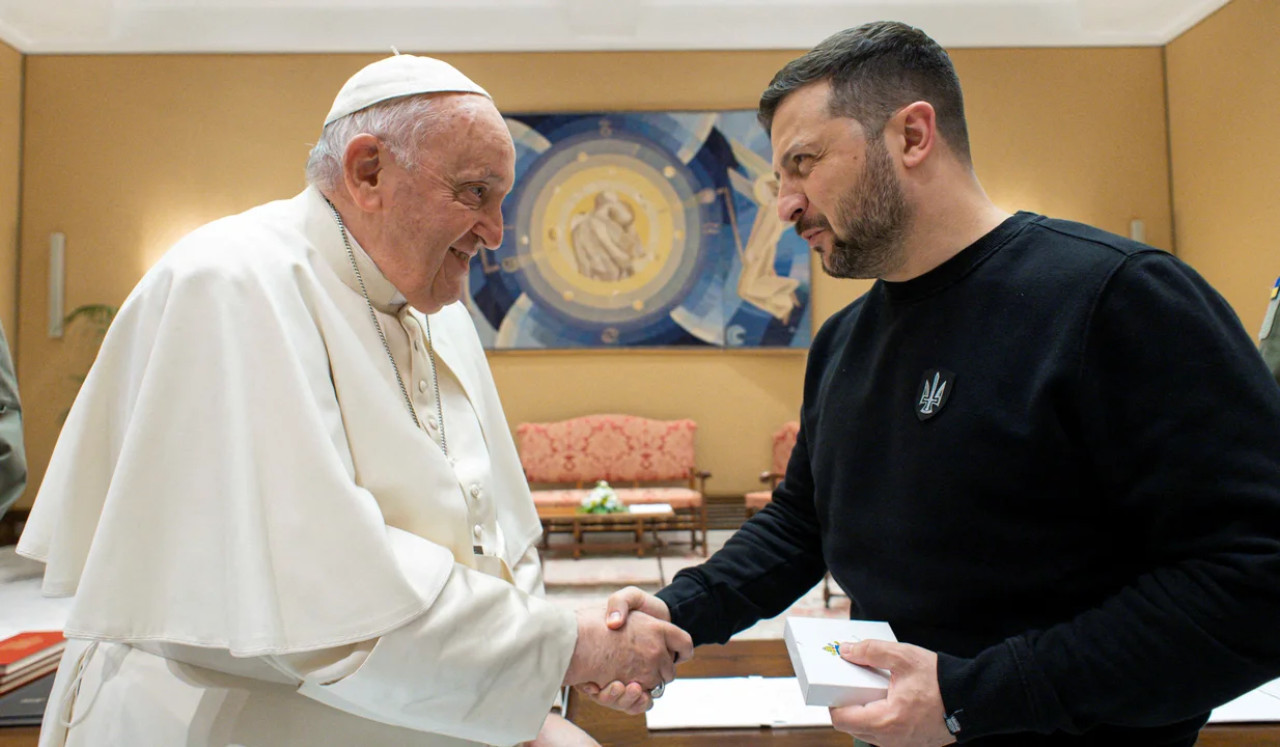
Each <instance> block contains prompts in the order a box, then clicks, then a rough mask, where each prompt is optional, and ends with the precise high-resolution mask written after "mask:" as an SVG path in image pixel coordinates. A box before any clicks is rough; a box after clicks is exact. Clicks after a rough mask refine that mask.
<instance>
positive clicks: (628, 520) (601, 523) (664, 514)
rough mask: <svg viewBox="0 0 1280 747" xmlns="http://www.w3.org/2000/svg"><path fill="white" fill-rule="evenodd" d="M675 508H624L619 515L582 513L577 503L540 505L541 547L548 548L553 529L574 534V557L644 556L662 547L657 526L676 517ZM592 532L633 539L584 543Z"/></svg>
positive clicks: (575, 558)
mask: <svg viewBox="0 0 1280 747" xmlns="http://www.w3.org/2000/svg"><path fill="white" fill-rule="evenodd" d="M675 515H676V514H675V511H674V510H672V508H671V507H670V506H667V507H665V508H663V509H659V510H656V511H646V512H644V513H632V512H630V511H622V512H620V513H616V514H587V513H582V512H580V511H579V510H578V509H577V507H576V506H539V507H538V518H539V519H541V520H542V547H543V549H549V545H548V543H547V539H548V538H549V537H550V536H551V534H552V533H553V532H562V533H563V532H569V533H572V534H573V545H572V547H573V559H574V560H577V559H578V558H580V557H582V553H583V551H588V550H635V551H636V557H638V558H642V557H644V553H645V550H648V549H650V548H655V547H659V546H661V544H662V542H661V540H660V539H659V538H658V534H657V531H656V530H657V526H659V525H661V524H662V523H664V522H667V521H670V520H672V519H674V518H675ZM646 530H648V531H649V532H650V534H651V535H652V539H651V540H650V541H647V542H646V541H645V536H644V533H645V531H646ZM592 532H632V533H634V534H635V540H634V541H632V542H585V541H584V539H585V535H586V534H588V533H592Z"/></svg>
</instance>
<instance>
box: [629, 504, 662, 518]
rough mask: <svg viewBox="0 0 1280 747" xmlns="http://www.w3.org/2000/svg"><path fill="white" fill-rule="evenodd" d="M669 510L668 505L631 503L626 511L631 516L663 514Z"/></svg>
mask: <svg viewBox="0 0 1280 747" xmlns="http://www.w3.org/2000/svg"><path fill="white" fill-rule="evenodd" d="M670 510H671V504H670V503H633V504H631V505H630V506H627V511H628V512H629V513H633V514H639V515H644V514H665V513H667V512H668V511H670Z"/></svg>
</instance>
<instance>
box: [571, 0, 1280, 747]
mask: <svg viewBox="0 0 1280 747" xmlns="http://www.w3.org/2000/svg"><path fill="white" fill-rule="evenodd" d="M760 119H761V122H762V123H763V124H764V126H765V127H766V129H767V130H769V132H770V136H771V138H772V142H773V149H774V168H775V170H776V171H777V172H778V176H779V179H780V184H781V189H780V193H779V198H778V209H779V212H780V214H781V216H782V218H784V219H785V220H789V221H794V222H795V223H796V230H797V232H799V233H800V234H801V235H802V236H803V237H804V238H805V239H806V240H808V242H809V243H810V245H811V246H812V248H813V249H814V250H815V251H817V252H818V253H819V254H820V255H821V257H822V263H823V266H824V268H825V269H826V271H827V272H828V273H830V274H832V275H834V276H837V277H864V278H878V282H877V283H876V284H875V285H874V286H873V287H872V289H871V290H870V291H869V292H868V293H867V294H866V295H865V296H863V297H862V298H860V299H858V300H857V301H855V302H854V303H852V304H850V305H849V306H848V307H847V308H845V309H844V310H842V311H840V312H839V313H837V314H836V315H835V316H833V317H832V318H831V319H830V320H828V321H827V322H826V323H825V324H824V325H823V327H822V329H821V331H820V332H819V333H818V335H817V336H816V338H815V340H814V343H813V347H812V350H811V352H810V355H809V363H808V370H807V373H806V378H805V387H804V404H803V407H802V410H801V429H800V434H799V438H798V441H797V443H796V447H795V451H794V453H793V454H792V457H791V462H790V464H789V465H788V467H787V472H786V477H785V479H784V480H783V481H782V483H781V484H780V485H779V486H778V488H777V490H776V491H775V493H774V499H773V502H772V503H771V504H770V505H769V506H768V507H767V508H766V509H765V510H764V511H761V512H760V513H758V514H756V516H755V517H754V518H752V519H751V520H750V521H748V522H747V524H746V525H744V526H743V528H742V530H741V531H739V532H738V533H737V534H736V535H735V536H734V537H733V538H732V539H731V540H730V541H729V542H728V543H727V544H726V545H725V547H724V549H723V550H721V551H720V552H719V553H717V554H716V555H715V556H713V557H712V558H711V559H710V560H708V561H707V562H706V563H705V564H704V565H702V566H699V567H697V568H692V569H689V570H687V571H683V572H681V573H680V574H678V575H677V576H676V577H675V579H674V580H673V582H672V583H671V585H669V586H668V587H666V588H665V589H662V590H661V591H659V592H658V594H657V596H656V597H655V596H651V595H646V594H643V593H642V592H640V591H639V590H636V589H628V590H624V591H623V592H619V593H618V594H615V595H614V597H613V599H611V603H610V605H611V607H610V608H611V610H613V611H614V612H621V613H622V614H621V615H618V616H617V617H618V618H622V617H624V616H625V613H626V611H627V610H629V609H642V610H644V611H645V612H648V613H650V614H654V615H657V616H660V617H662V618H665V619H670V620H671V621H673V622H674V623H675V624H676V625H678V626H680V627H681V628H684V629H685V630H686V631H688V632H689V633H690V634H691V635H692V637H693V640H694V642H695V643H697V644H702V643H720V642H724V641H726V640H728V638H729V637H730V636H731V635H733V634H734V633H736V632H737V631H739V630H742V629H743V628H746V627H748V626H749V625H751V624H752V623H754V622H755V621H756V620H758V619H761V618H767V617H772V616H774V615H777V614H779V613H780V612H782V611H783V610H785V609H786V608H787V607H788V606H789V605H790V604H791V603H792V602H793V601H794V600H795V599H797V598H798V597H799V596H800V595H802V594H803V593H805V592H806V591H807V590H808V589H810V588H811V587H812V586H813V585H814V584H815V583H816V582H817V581H818V580H819V579H820V578H821V577H822V574H823V571H824V570H826V569H828V568H829V569H830V570H831V573H832V574H833V575H834V577H835V579H836V580H837V581H838V582H839V583H840V586H841V587H843V588H844V589H845V590H846V591H847V592H848V593H849V596H850V599H851V601H852V615H853V617H855V618H865V619H876V620H887V621H889V622H890V623H891V624H892V626H893V628H894V630H895V632H896V633H897V635H898V638H899V639H900V640H901V641H902V643H900V644H891V643H880V642H870V643H864V644H857V645H852V646H842V647H841V652H842V654H843V655H845V658H847V659H849V660H850V661H853V662H856V663H859V664H866V665H871V666H878V667H884V668H887V669H890V670H892V672H893V675H894V677H893V682H892V684H891V685H890V689H889V694H888V698H887V699H886V700H883V701H879V702H877V703H873V704H870V705H868V706H865V707H856V706H855V707H849V708H838V709H833V712H832V720H833V722H834V724H835V726H836V728H838V729H840V730H842V731H845V732H848V733H850V734H852V735H854V736H856V737H858V738H860V739H862V740H865V741H866V742H870V743H874V744H879V745H884V746H885V747H889V746H893V747H898V746H906V745H911V746H916V745H943V744H948V743H950V742H953V741H960V742H963V743H966V744H981V745H1017V746H1018V747H1029V746H1033V745H1100V744H1116V745H1126V746H1142V745H1168V746H1174V745H1177V746H1179V747H1183V746H1185V747H1190V745H1192V744H1194V742H1195V741H1196V735H1197V733H1198V732H1199V730H1200V727H1201V726H1202V725H1203V724H1204V722H1205V719H1206V716H1207V714H1208V712H1209V710H1210V709H1211V708H1213V707H1214V706H1216V705H1218V704H1220V703H1222V702H1224V701H1226V700H1229V699H1231V698H1232V697H1235V696H1237V695H1239V694H1241V693H1243V692H1245V691H1247V690H1249V689H1251V688H1253V687H1255V686H1257V685H1259V684H1261V683H1263V682H1265V681H1266V680H1268V679H1271V678H1273V677H1276V676H1280V635H1277V631H1278V630H1280V388H1278V387H1277V386H1276V384H1275V381H1274V380H1273V379H1272V378H1271V375H1270V373H1269V372H1268V370H1267V368H1266V366H1265V365H1264V364H1263V362H1262V359H1261V357H1260V356H1259V355H1258V352H1257V349H1256V348H1255V347H1254V344H1253V341H1252V340H1251V339H1250V336H1249V335H1248V334H1247V333H1246V332H1245V331H1244V329H1243V328H1242V327H1241V325H1240V322H1239V320H1238V319H1237V318H1236V316H1235V314H1234V313H1233V311H1232V309H1231V308H1230V307H1229V306H1228V305H1227V303H1226V302H1225V301H1224V300H1223V299H1222V298H1221V297H1220V296H1219V295H1218V294H1217V293H1216V292H1215V291H1214V290H1213V289H1212V288H1210V287H1209V285H1208V284H1207V283H1206V282H1205V281H1204V280H1203V279H1201V278H1200V277H1199V276H1198V275H1197V274H1196V273H1195V272H1194V271H1193V270H1191V269H1190V268H1189V267H1187V266H1186V265H1184V264H1182V263H1181V262H1179V261H1178V260H1176V259H1175V258H1173V257H1172V256H1170V255H1169V254H1167V253H1165V252H1162V251H1160V250H1157V249H1153V248H1151V247H1148V246H1144V245H1142V244H1139V243H1136V242H1133V241H1129V240H1126V239H1123V238H1120V237H1118V236H1114V235H1112V234H1108V233H1105V232H1103V231H1100V230H1097V229H1094V228H1090V227H1088V226H1084V225H1080V224H1076V223H1070V222H1066V221H1060V220H1051V219H1048V218H1045V217H1043V216H1039V215H1033V214H1030V213H1018V214H1016V215H1009V214H1007V213H1005V212H1003V211H1001V210H1000V209H999V208H997V207H996V206H995V205H994V204H993V203H992V202H991V201H990V200H989V199H988V197H987V195H986V193H985V192H984V191H983V189H982V187H981V185H980V184H979V183H978V180H977V178H976V176H975V175H974V171H973V167H972V163H971V160H970V156H969V147H968V135H967V132H966V128H965V121H964V107H963V103H962V98H961V92H960V85H959V81H958V79H957V78H956V74H955V71H954V69H953V67H952V65H951V61H950V59H949V58H948V56H947V54H946V52H945V51H943V50H942V48H941V47H939V46H938V45H937V43H936V42H934V41H933V40H932V39H930V38H929V37H927V36H925V35H924V34H923V33H921V32H920V31H918V30H916V29H913V28H910V27H908V26H904V25H902V24H897V23H876V24H870V25H867V26H862V27H859V28H856V29H851V30H848V31H844V32H841V33H839V34H836V35H834V36H832V37H831V38H829V39H827V40H826V41H824V42H823V43H822V44H820V45H819V46H818V47H816V48H815V49H814V50H813V51H811V52H809V53H808V54H806V55H804V56H803V57H800V58H799V59H797V60H795V61H793V62H791V63H789V64H788V65H787V66H786V67H784V68H783V69H782V70H781V71H780V72H779V73H778V74H777V75H776V76H775V77H774V80H773V82H772V83H771V85H770V87H769V89H768V90H767V91H766V92H765V93H764V96H763V97H762V99H761V104H760ZM614 624H615V625H617V624H621V621H620V620H615V621H614ZM592 690H593V691H594V688H592ZM594 694H595V696H596V697H597V698H598V699H599V700H601V701H602V702H605V703H607V704H610V705H613V706H615V707H621V708H623V709H628V710H632V711H639V710H643V709H645V708H647V707H648V706H649V705H650V703H651V702H652V701H651V696H650V694H649V693H646V692H644V691H643V690H641V689H640V688H639V686H638V685H634V684H632V685H629V686H625V687H624V686H623V685H621V683H615V684H614V685H612V686H610V688H607V689H606V690H605V691H604V692H594Z"/></svg>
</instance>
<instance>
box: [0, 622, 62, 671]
mask: <svg viewBox="0 0 1280 747" xmlns="http://www.w3.org/2000/svg"><path fill="white" fill-rule="evenodd" d="M64 646H66V642H65V641H64V640H63V638H62V631H60V630H41V631H32V632H29V633H19V634H17V635H15V636H12V637H10V638H6V639H4V640H3V641H0V675H3V674H11V673H13V672H18V671H21V670H22V669H24V668H26V667H29V666H31V665H32V664H36V663H39V662H40V661H42V660H47V659H49V658H50V657H52V656H53V655H55V654H57V653H58V652H59V651H61V650H62V649H63V647H64ZM55 647H56V648H55Z"/></svg>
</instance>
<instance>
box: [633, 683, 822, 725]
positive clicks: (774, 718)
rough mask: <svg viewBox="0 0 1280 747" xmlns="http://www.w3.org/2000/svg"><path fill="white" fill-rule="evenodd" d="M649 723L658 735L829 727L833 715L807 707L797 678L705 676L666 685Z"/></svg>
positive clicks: (818, 708) (818, 707) (651, 712)
mask: <svg viewBox="0 0 1280 747" xmlns="http://www.w3.org/2000/svg"><path fill="white" fill-rule="evenodd" d="M645 722H646V724H647V725H648V727H649V728H650V729H652V730H655V731H656V730H661V729H717V728H719V729H725V728H730V729H732V728H745V729H758V728H760V727H762V726H769V727H776V728H783V727H788V726H831V712H830V711H828V710H827V709H826V708H823V707H821V706H810V705H805V703H804V697H803V696H802V695H801V694H800V686H799V685H798V684H797V683H796V678H795V677H704V678H689V679H678V680H676V681H674V682H671V683H668V684H667V687H666V689H665V691H664V692H663V695H662V697H661V698H659V699H658V700H656V701H654V704H653V708H652V709H651V710H650V711H649V712H648V713H646V714H645Z"/></svg>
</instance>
